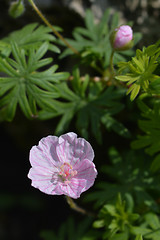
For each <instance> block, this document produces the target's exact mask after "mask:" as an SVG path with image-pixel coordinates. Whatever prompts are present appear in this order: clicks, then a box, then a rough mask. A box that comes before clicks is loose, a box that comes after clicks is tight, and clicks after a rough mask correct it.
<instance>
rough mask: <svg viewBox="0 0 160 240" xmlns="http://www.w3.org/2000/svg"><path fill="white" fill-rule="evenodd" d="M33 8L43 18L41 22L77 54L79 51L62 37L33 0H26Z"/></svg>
mask: <svg viewBox="0 0 160 240" xmlns="http://www.w3.org/2000/svg"><path fill="white" fill-rule="evenodd" d="M28 1H29V2H30V3H31V5H32V7H33V9H34V10H35V11H36V13H37V14H38V16H39V17H40V18H41V19H42V20H43V22H44V23H45V24H46V25H47V26H48V27H49V28H50V29H51V30H52V32H53V33H54V34H55V35H56V36H57V37H58V38H59V39H61V40H62V42H63V43H64V44H65V45H66V46H67V47H68V48H70V49H71V50H72V52H74V53H75V54H79V52H78V51H77V50H76V49H75V48H74V47H72V46H71V45H70V44H69V43H68V41H66V40H65V39H64V37H63V36H62V35H61V34H60V33H59V32H57V30H56V29H55V28H54V27H53V26H52V25H51V23H50V22H49V21H48V20H47V19H46V17H45V16H44V15H43V14H42V12H41V11H40V10H39V9H38V7H37V6H36V5H35V3H34V1H33V0H28Z"/></svg>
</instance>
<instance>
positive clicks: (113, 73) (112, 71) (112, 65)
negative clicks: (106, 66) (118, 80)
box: [110, 50, 115, 76]
mask: <svg viewBox="0 0 160 240" xmlns="http://www.w3.org/2000/svg"><path fill="white" fill-rule="evenodd" d="M113 56H114V50H112V53H111V57H110V70H111V74H112V75H113V76H114V75H115V71H114V64H113Z"/></svg>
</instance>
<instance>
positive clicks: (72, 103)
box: [40, 69, 130, 142]
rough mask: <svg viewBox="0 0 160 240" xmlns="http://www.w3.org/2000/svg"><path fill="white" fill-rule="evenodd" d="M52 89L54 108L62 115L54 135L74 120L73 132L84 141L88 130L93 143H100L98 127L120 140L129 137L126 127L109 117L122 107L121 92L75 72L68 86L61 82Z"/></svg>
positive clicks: (45, 116) (123, 91)
mask: <svg viewBox="0 0 160 240" xmlns="http://www.w3.org/2000/svg"><path fill="white" fill-rule="evenodd" d="M69 85H70V87H69ZM56 86H57V89H58V92H59V94H60V99H61V102H58V101H57V102H56V103H55V104H54V107H56V105H57V109H56V110H57V112H58V113H59V114H60V115H62V118H61V120H60V121H59V124H58V126H57V128H56V134H58V135H59V134H61V133H63V132H64V131H66V129H67V128H68V126H69V124H70V123H71V121H72V119H76V127H77V130H78V131H79V132H80V134H81V135H82V136H83V137H85V138H88V131H89V130H91V133H92V134H93V136H94V137H95V138H96V140H97V141H98V142H101V141H102V134H101V126H102V125H103V126H104V127H105V128H106V129H107V130H114V131H115V132H116V133H118V134H119V135H121V136H123V137H130V133H129V131H128V130H127V128H126V127H124V125H123V124H122V123H120V122H119V121H117V120H116V119H115V118H114V117H113V116H114V115H115V114H117V113H118V112H120V111H121V110H122V109H123V107H124V106H123V104H122V103H121V99H122V98H123V97H124V94H125V90H123V89H122V88H115V87H113V86H110V87H105V86H104V84H103V83H102V82H100V81H99V82H96V81H94V80H93V79H92V78H90V77H89V76H88V75H86V76H85V77H83V78H82V77H81V76H80V73H79V70H78V69H75V71H74V72H73V79H72V80H71V81H70V84H67V83H66V82H63V83H60V84H58V85H56ZM53 114H54V113H53ZM49 116H50V117H52V113H51V112H50V113H49V112H46V111H42V112H41V113H40V118H41V119H45V118H48V117H49Z"/></svg>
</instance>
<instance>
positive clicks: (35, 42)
mask: <svg viewBox="0 0 160 240" xmlns="http://www.w3.org/2000/svg"><path fill="white" fill-rule="evenodd" d="M45 41H47V42H48V43H49V46H48V48H49V50H52V51H54V52H56V53H60V50H59V48H58V47H57V46H55V45H54V44H53V41H55V37H54V36H53V34H51V29H50V28H49V27H46V26H43V25H38V23H31V24H28V25H26V26H25V27H23V28H22V29H20V30H17V31H14V32H13V33H11V34H10V35H9V36H8V37H5V38H3V39H2V40H1V41H0V53H1V55H3V56H9V55H10V53H11V51H12V47H11V42H16V44H17V45H18V46H19V47H20V48H23V49H26V50H29V49H30V48H34V49H38V48H39V47H40V46H41V44H42V43H43V42H45Z"/></svg>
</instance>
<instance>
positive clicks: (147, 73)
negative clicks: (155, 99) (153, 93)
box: [116, 42, 160, 101]
mask: <svg viewBox="0 0 160 240" xmlns="http://www.w3.org/2000/svg"><path fill="white" fill-rule="evenodd" d="M159 44H160V42H158V43H157V44H155V45H151V46H149V47H147V48H145V47H144V48H143V50H142V51H141V50H139V49H138V50H137V51H136V56H135V57H132V60H131V61H129V62H120V63H118V66H119V72H120V73H121V72H123V71H127V73H125V74H124V75H118V76H116V79H117V80H119V81H122V82H127V86H129V89H128V91H127V94H129V93H130V94H131V95H130V99H131V101H133V100H134V99H135V98H136V96H137V95H138V94H139V92H140V90H141V89H142V90H143V91H144V92H148V91H149V84H150V83H152V82H154V81H155V80H156V79H157V78H158V79H159V76H158V75H156V74H155V73H154V72H155V69H156V68H157V65H158V60H157V59H158V57H159V55H160V48H159ZM149 92H150V91H149Z"/></svg>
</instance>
